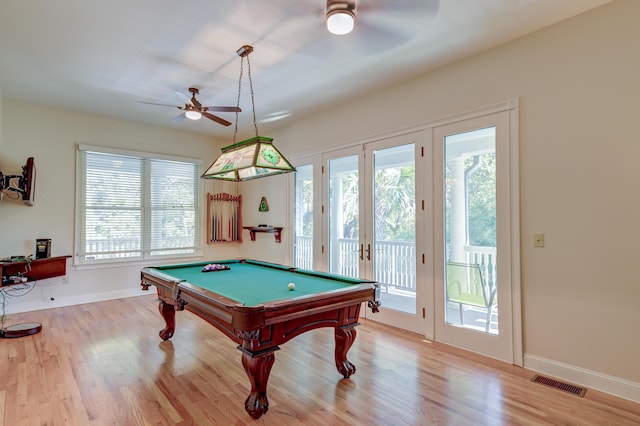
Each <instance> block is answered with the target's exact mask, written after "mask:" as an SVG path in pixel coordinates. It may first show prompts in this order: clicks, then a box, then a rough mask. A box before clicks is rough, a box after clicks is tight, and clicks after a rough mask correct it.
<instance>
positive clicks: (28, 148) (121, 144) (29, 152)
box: [0, 99, 239, 312]
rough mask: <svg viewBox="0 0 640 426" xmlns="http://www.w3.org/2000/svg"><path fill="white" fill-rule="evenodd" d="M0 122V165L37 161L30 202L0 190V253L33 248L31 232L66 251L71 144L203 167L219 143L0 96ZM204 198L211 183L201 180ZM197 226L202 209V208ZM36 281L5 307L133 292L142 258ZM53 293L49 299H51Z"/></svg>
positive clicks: (70, 224) (215, 249) (224, 252)
mask: <svg viewBox="0 0 640 426" xmlns="http://www.w3.org/2000/svg"><path fill="white" fill-rule="evenodd" d="M3 103H4V108H3V120H2V122H3V123H4V124H3V126H2V128H1V129H0V130H1V131H0V134H1V135H2V140H3V146H2V150H1V151H0V161H2V164H3V168H5V169H7V170H8V169H9V168H11V169H12V170H13V169H15V170H13V171H19V170H20V166H21V165H22V164H24V162H25V160H26V159H27V157H29V156H33V157H34V161H35V164H36V169H37V174H36V198H35V203H34V206H33V207H27V206H25V205H24V204H23V203H22V202H17V201H12V200H9V199H8V198H6V197H5V199H4V200H3V201H2V202H0V229H2V234H1V237H0V257H6V256H10V255H29V254H34V252H35V240H36V239H37V238H51V239H52V255H53V256H63V255H72V254H73V243H74V214H75V213H74V208H75V196H74V191H75V158H76V144H79V143H80V144H87V145H97V146H105V147H114V148H122V149H132V150H137V151H144V152H154V153H162V154H173V155H179V156H183V157H191V158H199V159H202V160H203V167H207V166H209V165H210V163H211V162H212V161H213V160H214V156H217V155H218V154H219V153H220V151H219V149H220V147H221V146H223V144H224V141H223V142H219V141H218V142H216V141H215V140H213V139H211V138H209V137H205V136H203V135H199V134H195V133H188V132H184V131H177V130H173V129H166V128H164V129H161V128H156V127H153V126H147V125H141V124H137V123H132V122H126V121H121V120H115V119H111V118H105V117H99V116H95V115H90V114H85V113H82V112H72V111H67V110H63V109H56V108H49V107H44V106H37V105H32V104H26V103H21V102H16V101H11V100H7V99H5V100H4V102H3ZM202 182H203V185H204V190H203V195H202V197H201V200H202V202H203V206H204V202H205V195H204V194H206V192H207V191H211V187H212V183H211V181H208V180H203V181H202ZM202 219H203V222H202V223H203V226H204V215H203V218H202ZM238 252H239V247H238V245H225V246H211V245H210V246H206V247H205V257H204V259H215V258H221V257H236V256H238ZM67 265H68V266H67V278H66V279H63V278H52V279H49V280H45V281H41V282H39V283H38V285H37V286H36V287H35V289H34V291H32V292H31V293H30V294H28V295H26V296H23V297H17V298H8V302H9V303H8V306H7V311H8V312H22V311H29V310H36V309H44V308H52V307H57V306H64V305H69V304H76V303H84V302H90V301H95V300H105V299H110V298H118V297H123V296H128V295H137V294H144V293H140V285H139V281H140V268H141V267H142V266H144V265H132V266H126V267H111V268H103V269H82V270H76V268H75V267H73V266H72V261H71V260H68V262H67ZM51 298H53V299H54V300H51Z"/></svg>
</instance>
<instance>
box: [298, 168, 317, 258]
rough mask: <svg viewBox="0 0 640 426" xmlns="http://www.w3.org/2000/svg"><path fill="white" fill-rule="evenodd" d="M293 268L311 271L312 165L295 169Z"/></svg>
mask: <svg viewBox="0 0 640 426" xmlns="http://www.w3.org/2000/svg"><path fill="white" fill-rule="evenodd" d="M294 194H295V197H294V211H293V222H294V228H293V266H295V267H296V268H303V269H313V165H312V164H307V165H305V166H297V167H296V179H295V182H294Z"/></svg>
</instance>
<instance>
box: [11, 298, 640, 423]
mask: <svg viewBox="0 0 640 426" xmlns="http://www.w3.org/2000/svg"><path fill="white" fill-rule="evenodd" d="M176 319H177V330H176V334H175V336H174V337H173V338H172V339H171V340H170V341H166V342H162V341H160V339H159V338H158V334H157V333H158V331H159V329H160V328H162V327H163V325H164V323H163V321H162V319H161V317H160V315H159V314H158V312H157V309H156V302H155V298H154V297H153V296H141V297H134V298H128V299H120V300H114V301H108V302H101V303H93V304H86V305H80V306H73V307H68V308H59V309H51V310H46V311H37V312H29V313H23V314H16V315H12V316H11V317H10V318H9V319H8V321H7V322H6V323H5V325H11V324H17V323H22V322H32V321H36V322H41V323H42V324H43V331H42V332H41V333H39V334H37V335H34V336H29V337H22V338H17V339H0V425H4V426H14V425H47V426H55V425H63V424H64V425H73V426H75V425H81V426H83V425H218V424H220V425H251V424H264V425H301V424H304V425H322V426H327V425H455V426H460V425H461V426H464V425H474V426H475V425H492V426H494V425H617V426H619V425H638V424H640V404H634V403H631V402H629V401H625V400H621V399H617V398H614V397H611V396H608V395H605V394H602V393H599V392H596V391H593V390H588V391H587V394H586V396H585V397H584V398H581V397H578V396H575V395H572V394H568V393H565V392H562V391H559V390H556V389H553V388H549V387H547V386H544V385H541V384H538V383H532V382H531V381H530V379H531V377H532V376H533V373H532V372H530V371H527V370H524V369H522V368H518V367H514V366H511V365H507V364H504V363H500V362H497V361H494V360H491V359H487V358H484V357H481V356H478V355H474V354H470V353H467V352H464V351H461V350H456V349H453V348H450V347H447V346H445V345H441V344H433V343H429V342H426V341H423V340H422V339H421V338H420V336H417V335H415V334H411V333H406V332H403V331H399V330H397V329H393V328H390V327H386V326H383V325H380V324H377V323H374V322H371V321H364V320H363V321H362V325H361V326H360V327H358V336H357V339H356V341H355V344H354V345H353V347H352V348H351V351H350V352H349V359H350V360H351V361H352V362H353V363H354V364H355V365H356V367H357V372H356V373H355V374H354V375H353V376H352V377H351V379H343V378H342V377H341V376H340V374H338V372H337V371H336V368H335V366H334V362H333V348H334V344H333V334H332V330H330V329H321V330H314V331H312V332H310V333H306V334H303V335H301V336H298V337H296V338H295V339H293V340H292V341H290V342H288V343H287V344H285V345H283V346H282V347H281V350H280V351H278V352H276V362H275V365H274V366H273V369H272V371H271V376H270V379H269V387H268V390H269V400H270V409H269V412H268V413H267V414H265V415H264V416H263V417H262V418H260V419H259V420H252V419H251V418H250V417H249V416H248V415H247V414H246V412H245V410H244V400H245V398H246V397H247V394H248V389H249V381H248V378H247V377H246V375H245V373H244V370H243V368H242V365H241V362H240V351H238V350H237V349H236V348H235V346H236V345H235V344H234V343H233V342H232V341H231V340H230V339H228V338H227V337H226V336H224V335H223V334H222V333H220V332H218V331H217V330H216V329H215V328H214V327H212V326H210V325H209V324H207V323H205V322H204V321H203V320H201V319H199V318H197V317H195V316H194V315H193V314H191V313H188V312H179V313H177V316H176ZM310 347H315V348H319V349H316V350H313V351H312V350H310V349H308V348H310Z"/></svg>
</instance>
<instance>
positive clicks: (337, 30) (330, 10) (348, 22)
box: [327, 0, 356, 35]
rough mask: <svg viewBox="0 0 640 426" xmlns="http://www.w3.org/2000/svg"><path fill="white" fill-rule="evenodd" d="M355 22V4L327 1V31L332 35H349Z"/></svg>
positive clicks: (333, 0)
mask: <svg viewBox="0 0 640 426" xmlns="http://www.w3.org/2000/svg"><path fill="white" fill-rule="evenodd" d="M355 20H356V7H355V3H351V2H340V1H335V0H327V30H328V31H329V32H330V33H331V34H336V35H344V34H349V33H350V32H351V31H352V30H353V26H354V24H355Z"/></svg>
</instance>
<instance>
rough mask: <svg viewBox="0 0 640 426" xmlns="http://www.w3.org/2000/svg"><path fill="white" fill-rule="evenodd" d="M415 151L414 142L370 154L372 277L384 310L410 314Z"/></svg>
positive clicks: (412, 301)
mask: <svg viewBox="0 0 640 426" xmlns="http://www.w3.org/2000/svg"><path fill="white" fill-rule="evenodd" d="M414 152H415V148H414V144H407V145H402V146H397V147H393V148H387V149H381V150H378V151H375V152H374V154H373V163H374V167H373V170H374V182H373V185H374V187H373V209H374V238H373V245H374V247H373V253H371V256H373V261H374V278H373V279H374V280H375V281H377V282H378V283H380V287H381V290H382V292H381V295H380V298H381V302H382V306H384V307H385V309H395V310H399V311H403V312H406V313H409V314H415V313H416V203H415V199H416V197H415V155H414ZM368 249H369V247H367V250H366V251H365V255H366V256H369V253H368Z"/></svg>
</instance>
